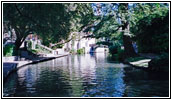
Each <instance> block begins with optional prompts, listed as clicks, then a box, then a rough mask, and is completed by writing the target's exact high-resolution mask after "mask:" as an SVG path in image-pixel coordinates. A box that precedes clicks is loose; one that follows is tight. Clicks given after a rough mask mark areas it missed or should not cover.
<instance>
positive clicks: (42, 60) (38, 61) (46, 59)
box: [3, 54, 70, 82]
mask: <svg viewBox="0 0 172 100" xmlns="http://www.w3.org/2000/svg"><path fill="white" fill-rule="evenodd" d="M68 55H70V54H66V55H62V56H58V57H50V58H43V59H40V60H37V61H33V62H29V63H26V64H24V65H21V66H17V67H16V69H13V70H11V71H9V73H8V74H7V75H6V77H4V79H3V80H4V82H5V81H6V80H7V78H8V77H9V75H10V74H11V73H13V72H16V71H17V70H19V69H20V68H23V67H25V66H27V65H30V64H37V63H40V62H44V61H48V60H52V59H56V58H61V57H65V56H68Z"/></svg>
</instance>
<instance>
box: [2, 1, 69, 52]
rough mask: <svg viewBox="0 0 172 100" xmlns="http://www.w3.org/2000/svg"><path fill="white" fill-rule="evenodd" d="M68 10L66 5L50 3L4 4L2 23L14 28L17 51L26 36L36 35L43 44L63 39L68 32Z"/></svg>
mask: <svg viewBox="0 0 172 100" xmlns="http://www.w3.org/2000/svg"><path fill="white" fill-rule="evenodd" d="M69 12H70V9H68V4H61V3H57V4H55V3H54V4H52V3H47V4H45V3H4V4H3V18H4V20H3V21H4V22H9V25H10V26H11V27H12V28H14V30H15V32H16V35H17V39H16V42H15V46H16V49H17V50H18V49H19V47H20V46H21V44H22V43H23V41H24V40H25V38H26V37H27V36H28V34H32V33H36V34H38V35H40V36H41V37H42V39H43V43H44V44H46V45H48V44H49V42H58V41H60V40H62V39H65V38H67V37H68V35H69V31H70V23H69V21H70V18H71V15H70V13H69Z"/></svg>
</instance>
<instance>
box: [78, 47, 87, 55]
mask: <svg viewBox="0 0 172 100" xmlns="http://www.w3.org/2000/svg"><path fill="white" fill-rule="evenodd" d="M84 53H85V48H81V49H78V50H77V54H84Z"/></svg>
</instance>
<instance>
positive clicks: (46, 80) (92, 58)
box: [3, 53, 169, 97]
mask: <svg viewBox="0 0 172 100" xmlns="http://www.w3.org/2000/svg"><path fill="white" fill-rule="evenodd" d="M3 93H4V94H3V95H4V96H15V97H168V96H169V81H168V78H164V77H162V76H161V75H157V74H152V73H147V72H145V71H143V70H140V69H135V68H133V67H130V66H128V65H124V64H122V63H114V62H109V61H108V60H107V59H106V54H104V53H97V54H95V55H89V54H86V55H71V56H67V57H63V58H57V59H54V60H51V61H46V62H42V63H38V64H33V65H29V66H26V67H23V68H21V69H19V70H18V71H17V72H16V73H13V74H11V76H10V77H9V78H8V80H7V81H6V82H5V83H4V86H3Z"/></svg>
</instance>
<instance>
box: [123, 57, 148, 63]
mask: <svg viewBox="0 0 172 100" xmlns="http://www.w3.org/2000/svg"><path fill="white" fill-rule="evenodd" d="M143 59H146V58H145V57H130V58H127V59H126V60H127V61H128V62H134V61H139V60H143Z"/></svg>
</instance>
